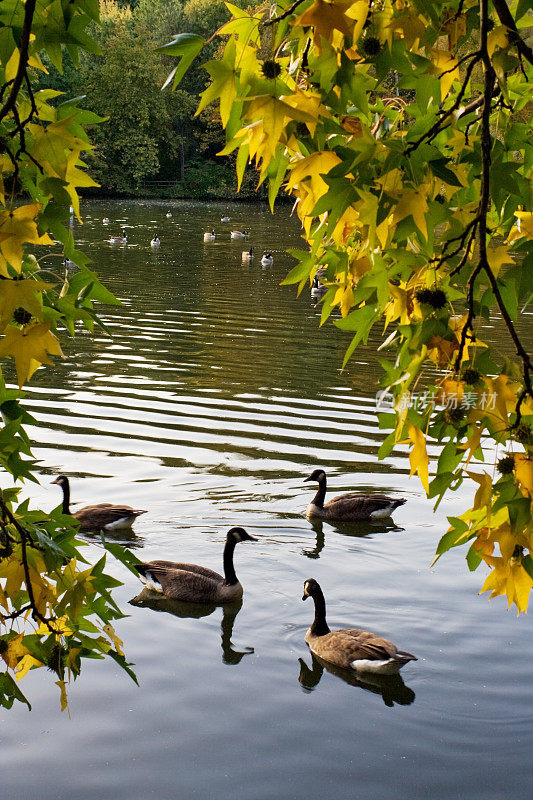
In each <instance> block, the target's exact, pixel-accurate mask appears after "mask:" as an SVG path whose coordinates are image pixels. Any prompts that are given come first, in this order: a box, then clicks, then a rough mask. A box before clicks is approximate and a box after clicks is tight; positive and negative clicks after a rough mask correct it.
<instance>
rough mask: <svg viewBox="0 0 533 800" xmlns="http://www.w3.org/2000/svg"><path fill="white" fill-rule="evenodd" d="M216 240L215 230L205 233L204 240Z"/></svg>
mask: <svg viewBox="0 0 533 800" xmlns="http://www.w3.org/2000/svg"><path fill="white" fill-rule="evenodd" d="M214 241H215V231H214V230H213V231H206V232H205V233H204V242H214Z"/></svg>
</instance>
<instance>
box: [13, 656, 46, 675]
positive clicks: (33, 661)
mask: <svg viewBox="0 0 533 800" xmlns="http://www.w3.org/2000/svg"><path fill="white" fill-rule="evenodd" d="M32 667H44V664H43V662H42V661H39V660H38V659H37V658H34V657H33V656H30V654H29V653H28V654H27V655H25V656H23V658H21V659H20V661H19V662H18V664H17V666H16V668H15V678H16V679H17V680H18V681H20V680H22V678H24V676H25V675H26V674H27V673H28V672H29V671H30V669H31V668H32Z"/></svg>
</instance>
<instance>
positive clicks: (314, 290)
mask: <svg viewBox="0 0 533 800" xmlns="http://www.w3.org/2000/svg"><path fill="white" fill-rule="evenodd" d="M325 277H326V270H325V269H324V268H323V267H321V268H320V269H317V271H316V272H315V276H314V278H313V283H312V284H311V297H313V298H315V299H320V298H321V297H323V296H324V295H325V294H326V292H327V290H328V287H327V286H324V284H323V283H322V280H323V279H324V278H325Z"/></svg>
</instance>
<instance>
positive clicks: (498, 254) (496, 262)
mask: <svg viewBox="0 0 533 800" xmlns="http://www.w3.org/2000/svg"><path fill="white" fill-rule="evenodd" d="M487 260H488V262H489V266H490V268H491V271H492V272H493V274H494V275H495V276H496V277H497V276H498V274H499V272H500V270H501V268H502V267H503V265H504V264H514V260H513V257H512V255H511V253H510V252H509V249H508V248H507V247H506V246H505V245H504V244H502V245H499V246H498V247H487Z"/></svg>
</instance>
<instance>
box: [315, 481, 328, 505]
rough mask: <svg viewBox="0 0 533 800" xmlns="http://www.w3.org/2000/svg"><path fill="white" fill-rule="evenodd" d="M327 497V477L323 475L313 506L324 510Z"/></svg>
mask: <svg viewBox="0 0 533 800" xmlns="http://www.w3.org/2000/svg"><path fill="white" fill-rule="evenodd" d="M325 497H326V476H325V475H323V476H322V477H321V478H319V480H318V492H317V493H316V495H315V499H314V500H313V505H315V506H317V508H324V499H325Z"/></svg>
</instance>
